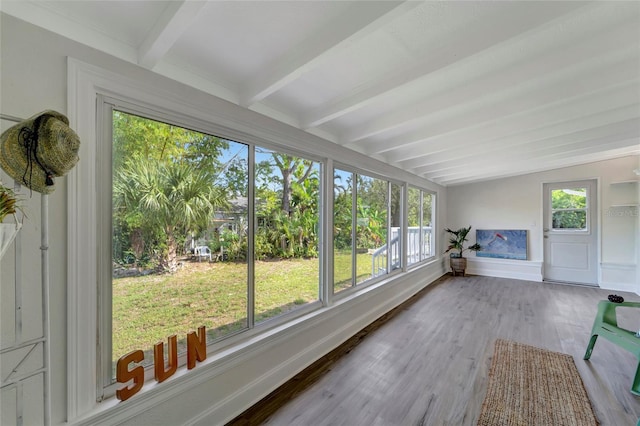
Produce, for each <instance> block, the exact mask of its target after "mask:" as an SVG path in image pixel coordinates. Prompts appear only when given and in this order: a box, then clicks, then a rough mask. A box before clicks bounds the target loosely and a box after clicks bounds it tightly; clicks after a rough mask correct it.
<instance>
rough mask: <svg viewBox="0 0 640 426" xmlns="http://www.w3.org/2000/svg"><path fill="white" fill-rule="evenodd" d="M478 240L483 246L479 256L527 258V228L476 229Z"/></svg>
mask: <svg viewBox="0 0 640 426" xmlns="http://www.w3.org/2000/svg"><path fill="white" fill-rule="evenodd" d="M476 242H477V243H478V244H480V247H481V249H480V250H479V251H477V252H476V256H478V257H493V258H498V259H516V260H527V231H526V230H525V229H476Z"/></svg>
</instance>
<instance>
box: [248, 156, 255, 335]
mask: <svg viewBox="0 0 640 426" xmlns="http://www.w3.org/2000/svg"><path fill="white" fill-rule="evenodd" d="M255 159H256V156H255V146H250V147H249V161H248V167H247V169H248V170H247V173H248V180H249V182H248V183H249V187H248V191H247V213H248V218H247V219H248V220H247V222H248V223H247V229H252V230H253V232H248V234H249V235H247V327H248V328H249V329H251V328H253V327H254V326H255V300H256V297H255V296H256V292H255V283H256V280H255V250H254V248H255V234H256V231H257V228H256V220H255V216H256V211H255V187H256V186H255Z"/></svg>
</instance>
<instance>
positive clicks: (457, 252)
mask: <svg viewBox="0 0 640 426" xmlns="http://www.w3.org/2000/svg"><path fill="white" fill-rule="evenodd" d="M445 231H446V232H448V233H449V234H451V237H450V238H449V247H447V250H446V251H445V253H449V252H451V253H450V254H449V264H450V265H451V271H452V272H453V275H454V276H455V275H456V272H462V276H463V277H464V271H465V269H467V258H465V257H463V256H462V254H463V253H464V252H465V251H467V250H470V251H478V250H480V249H481V247H480V244H478V243H475V244H473V245H471V246H469V247H465V246H464V243H465V242H466V241H467V235H468V234H469V232H470V231H471V225H469V227H467V228H464V227H463V228H460V229H458V230H457V231H454V230H452V229H449V228H446V229H445Z"/></svg>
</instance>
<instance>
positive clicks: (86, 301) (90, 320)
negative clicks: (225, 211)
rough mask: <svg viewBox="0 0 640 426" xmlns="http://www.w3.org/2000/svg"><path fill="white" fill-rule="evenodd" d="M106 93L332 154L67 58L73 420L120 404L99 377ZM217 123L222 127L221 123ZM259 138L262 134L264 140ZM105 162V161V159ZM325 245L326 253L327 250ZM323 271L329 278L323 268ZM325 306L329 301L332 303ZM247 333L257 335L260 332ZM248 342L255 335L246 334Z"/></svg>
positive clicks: (233, 113)
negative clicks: (100, 189) (99, 172)
mask: <svg viewBox="0 0 640 426" xmlns="http://www.w3.org/2000/svg"><path fill="white" fill-rule="evenodd" d="M100 95H102V96H106V97H111V98H116V99H122V100H123V101H125V102H131V103H132V104H136V105H141V106H143V107H146V108H149V109H150V110H154V109H158V110H160V111H180V112H181V114H180V117H181V118H183V119H184V118H186V119H184V120H183V122H184V125H186V126H188V127H190V128H193V129H195V130H202V131H205V132H209V133H212V134H217V135H219V136H221V137H225V138H229V139H231V140H238V141H241V142H245V143H250V144H255V145H259V146H262V147H265V148H269V149H274V150H282V151H283V152H287V153H289V154H292V155H296V153H297V152H301V153H302V152H304V154H302V156H304V158H308V159H310V160H313V161H318V162H319V163H320V164H322V163H323V159H324V161H325V162H326V154H327V149H326V147H325V148H324V149H323V148H322V147H321V146H318V144H317V143H314V142H317V141H314V140H313V137H311V140H308V141H307V140H301V138H300V137H299V135H295V134H294V135H292V134H290V129H289V127H288V126H287V127H286V128H282V129H277V130H274V128H273V125H272V123H266V122H265V123H262V122H260V120H256V119H255V118H256V117H255V113H253V112H247V111H246V110H244V109H242V108H240V107H238V106H234V105H232V104H229V103H227V102H226V101H223V100H220V99H215V98H211V99H208V100H207V101H208V102H207V103H206V104H202V102H200V103H199V104H198V103H195V102H194V103H189V102H188V101H185V100H184V99H177V98H176V96H175V94H173V93H171V92H169V91H167V90H164V89H163V88H162V87H157V86H155V85H153V84H152V83H151V82H149V81H148V80H146V79H140V78H128V77H127V76H124V75H122V74H119V73H115V72H112V71H109V70H105V69H102V68H100V67H97V66H93V65H90V64H86V63H84V62H81V61H78V60H76V59H73V58H67V96H68V97H67V99H68V101H67V115H68V117H69V121H70V126H71V127H72V128H73V129H75V131H76V133H77V134H78V136H79V137H80V140H81V141H82V143H81V146H80V152H79V156H80V158H81V161H80V162H79V163H78V165H77V167H76V168H74V169H73V170H72V171H71V172H70V173H69V175H68V178H67V190H68V191H67V210H68V228H67V238H68V247H67V271H68V272H67V274H68V275H67V278H68V280H67V378H68V382H67V383H68V384H67V419H68V420H69V421H73V420H75V419H79V418H83V417H86V416H87V415H89V414H91V415H93V414H95V413H96V412H101V411H103V410H106V409H109V408H110V407H112V406H114V405H116V404H117V403H118V402H119V401H117V400H116V399H115V398H113V399H110V400H107V401H103V402H100V403H98V400H99V399H100V395H102V392H103V389H102V386H101V384H100V383H98V377H97V374H98V372H97V368H98V362H97V360H98V351H100V350H101V348H100V347H98V346H97V345H96V342H97V341H98V339H97V336H98V328H99V321H98V317H97V313H98V312H99V309H98V300H99V294H98V291H99V287H98V285H97V282H96V280H97V277H98V272H99V271H98V267H99V263H98V256H99V254H97V253H98V252H97V250H98V249H99V245H98V229H97V225H96V224H97V223H98V219H99V217H98V215H99V214H102V215H104V214H110V212H108V211H107V210H106V209H99V208H98V206H99V201H98V198H97V194H96V190H95V189H96V165H97V164H98V159H99V154H100V152H101V150H100V149H98V146H97V144H98V138H97V135H98V132H102V131H103V129H100V128H98V126H100V125H101V123H102V120H97V114H98V108H97V102H98V98H99V96H100ZM247 114H250V116H247ZM265 120H266V119H265ZM212 122H215V123H217V124H216V125H214V124H212ZM279 130H281V131H279ZM288 131H289V133H287V132H288ZM253 135H260V137H257V136H253ZM302 139H304V138H302ZM301 145H302V146H304V148H303V149H301V148H300V147H301ZM329 151H331V149H330V150H329ZM343 156H344V154H343ZM100 161H101V162H102V161H105V160H103V159H100ZM323 170H325V167H324V165H322V166H321V175H322V174H323V173H325V172H324V171H323ZM323 208H324V206H322V205H321V209H323ZM321 220H322V218H321ZM321 250H323V248H322V247H321ZM320 256H325V258H326V254H325V253H324V252H322V253H320ZM320 274H321V278H322V272H320ZM319 296H320V297H322V296H326V295H324V294H320V295H319ZM325 300H326V299H325ZM324 303H325V305H326V302H324ZM322 304H323V302H322V301H318V302H314V303H313V304H312V305H313V306H312V307H310V308H309V309H299V310H298V311H296V314H295V315H294V316H286V319H284V318H283V319H282V320H274V321H268V324H267V322H265V323H264V324H265V325H264V326H262V325H261V327H260V328H259V329H260V330H259V331H260V333H261V334H264V335H265V336H268V335H269V334H270V333H274V332H275V333H281V332H282V330H280V329H281V328H282V326H284V327H285V328H286V327H289V326H291V327H295V325H296V324H298V320H296V319H295V318H301V317H304V316H306V315H309V313H310V312H311V311H314V310H315V311H317V309H318V308H320V307H321V306H322ZM285 323H286V324H285ZM248 334H250V335H252V336H253V335H255V333H248ZM246 339H250V336H245V340H246ZM229 340H230V341H229V342H226V343H228V344H230V345H240V346H242V345H243V343H242V342H243V339H233V338H231V339H229ZM259 340H261V339H257V340H254V341H252V343H251V344H252V345H256V344H259V345H263V346H269V345H271V343H270V342H261V341H259ZM256 342H257V343H256ZM245 346H246V345H245ZM228 356H229V353H227V352H225V351H221V353H220V354H219V356H215V357H208V358H207V360H206V361H205V362H204V363H203V364H206V365H210V364H212V363H214V362H216V363H217V365H215V366H213V368H208V369H207V371H204V370H205V369H203V368H201V370H200V372H201V374H198V375H188V378H187V379H186V380H185V378H184V377H182V376H183V375H182V374H181V373H180V371H179V372H178V373H176V375H175V376H174V377H175V379H173V380H172V382H171V383H166V384H163V387H162V389H163V391H162V392H157V391H155V392H150V394H151V395H146V396H144V397H138V398H136V401H135V402H134V401H129V402H128V403H127V409H126V410H124V407H123V409H122V410H121V411H123V413H121V415H120V416H121V417H122V416H126V414H125V413H124V411H127V412H129V413H131V412H136V411H138V410H140V409H143V408H144V407H148V406H149V405H150V404H153V401H154V395H156V394H157V395H160V394H162V395H164V396H166V395H167V394H173V393H179V392H183V391H184V386H185V383H190V384H191V385H193V384H195V383H196V382H201V381H203V380H206V379H207V378H210V377H212V375H215V374H218V373H217V372H219V371H220V369H222V368H225V367H224V364H225V362H224V361H221V360H223V359H226V358H227V357H228ZM242 358H243V356H242V354H240V355H239V356H238V355H237V354H236V355H235V356H234V357H233V360H230V362H233V363H235V362H237V361H238V360H239V359H242ZM194 376H197V377H194ZM99 387H100V389H98V388H99ZM153 387H154V386H153V385H152V384H150V383H147V385H146V386H145V389H151V388H153Z"/></svg>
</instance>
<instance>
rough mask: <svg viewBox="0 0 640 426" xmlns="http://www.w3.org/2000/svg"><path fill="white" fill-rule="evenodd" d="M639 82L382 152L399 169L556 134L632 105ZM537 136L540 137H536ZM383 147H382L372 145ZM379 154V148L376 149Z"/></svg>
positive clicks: (410, 137)
mask: <svg viewBox="0 0 640 426" xmlns="http://www.w3.org/2000/svg"><path fill="white" fill-rule="evenodd" d="M637 87H638V80H633V81H631V82H625V83H622V84H617V85H615V86H612V87H600V88H598V89H597V90H595V91H593V92H591V93H586V94H583V95H581V96H576V97H574V98H571V99H565V100H564V101H563V102H558V103H556V104H554V105H545V106H543V107H542V108H536V109H534V110H532V111H524V112H522V113H519V114H515V115H512V116H509V117H502V118H501V119H500V120H492V121H489V122H485V123H481V124H480V125H477V126H470V127H466V128H461V129H456V130H454V131H451V132H446V133H443V134H437V135H428V136H426V137H425V133H424V132H423V131H422V130H418V131H415V132H412V133H410V134H405V135H402V136H400V137H398V138H392V139H389V140H387V141H386V142H387V143H388V144H390V146H396V147H397V148H395V149H393V150H390V149H386V150H385V155H384V157H385V160H386V161H389V162H390V163H392V164H397V165H398V166H400V167H402V168H411V167H412V166H414V165H415V164H417V163H416V161H418V162H419V161H421V160H420V159H421V158H422V157H425V156H429V155H431V154H433V153H435V152H439V151H442V150H445V149H447V148H448V147H451V146H462V145H465V143H469V142H473V143H474V144H483V143H488V142H490V141H495V140H500V139H503V138H510V137H512V138H513V137H527V134H529V133H531V132H536V131H540V130H542V131H543V132H544V131H552V132H553V131H555V130H554V127H553V126H566V125H567V123H568V124H569V125H571V123H572V122H574V121H575V122H581V117H583V116H586V117H590V116H595V115H600V114H605V117H603V118H602V119H606V114H607V113H608V111H611V110H616V109H618V108H620V107H624V106H627V105H632V104H634V103H638V102H639V101H640V97H639V96H638V93H637ZM596 121H597V120H596ZM538 134H539V133H538ZM375 144H376V145H378V144H379V145H381V146H382V145H383V143H382V142H381V143H378V142H376V143H375ZM378 150H380V148H379V149H378Z"/></svg>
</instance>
